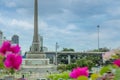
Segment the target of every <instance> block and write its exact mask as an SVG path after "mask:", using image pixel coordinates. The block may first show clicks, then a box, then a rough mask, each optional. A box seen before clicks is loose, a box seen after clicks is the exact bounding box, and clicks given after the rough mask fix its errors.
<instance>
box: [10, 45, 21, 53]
mask: <svg viewBox="0 0 120 80" xmlns="http://www.w3.org/2000/svg"><path fill="white" fill-rule="evenodd" d="M10 51H12V52H13V53H19V52H20V46H19V45H18V44H17V45H12V46H11V47H10Z"/></svg>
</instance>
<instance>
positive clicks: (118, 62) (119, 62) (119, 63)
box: [113, 59, 120, 67]
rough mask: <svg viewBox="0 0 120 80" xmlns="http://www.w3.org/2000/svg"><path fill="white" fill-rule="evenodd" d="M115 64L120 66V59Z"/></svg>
mask: <svg viewBox="0 0 120 80" xmlns="http://www.w3.org/2000/svg"><path fill="white" fill-rule="evenodd" d="M113 64H114V65H116V66H118V67H120V59H117V60H115V61H114V62H113Z"/></svg>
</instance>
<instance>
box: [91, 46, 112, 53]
mask: <svg viewBox="0 0 120 80" xmlns="http://www.w3.org/2000/svg"><path fill="white" fill-rule="evenodd" d="M108 51H110V49H108V48H107V47H104V48H99V52H108ZM90 52H98V49H93V50H90Z"/></svg>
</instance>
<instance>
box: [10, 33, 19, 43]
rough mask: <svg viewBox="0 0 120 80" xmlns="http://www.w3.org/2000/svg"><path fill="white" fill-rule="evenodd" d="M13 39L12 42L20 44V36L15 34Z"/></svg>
mask: <svg viewBox="0 0 120 80" xmlns="http://www.w3.org/2000/svg"><path fill="white" fill-rule="evenodd" d="M11 41H12V44H19V36H18V35H13V36H12V39H11Z"/></svg>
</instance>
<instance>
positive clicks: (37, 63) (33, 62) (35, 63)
mask: <svg viewBox="0 0 120 80" xmlns="http://www.w3.org/2000/svg"><path fill="white" fill-rule="evenodd" d="M23 64H24V65H26V66H43V65H49V59H23Z"/></svg>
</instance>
